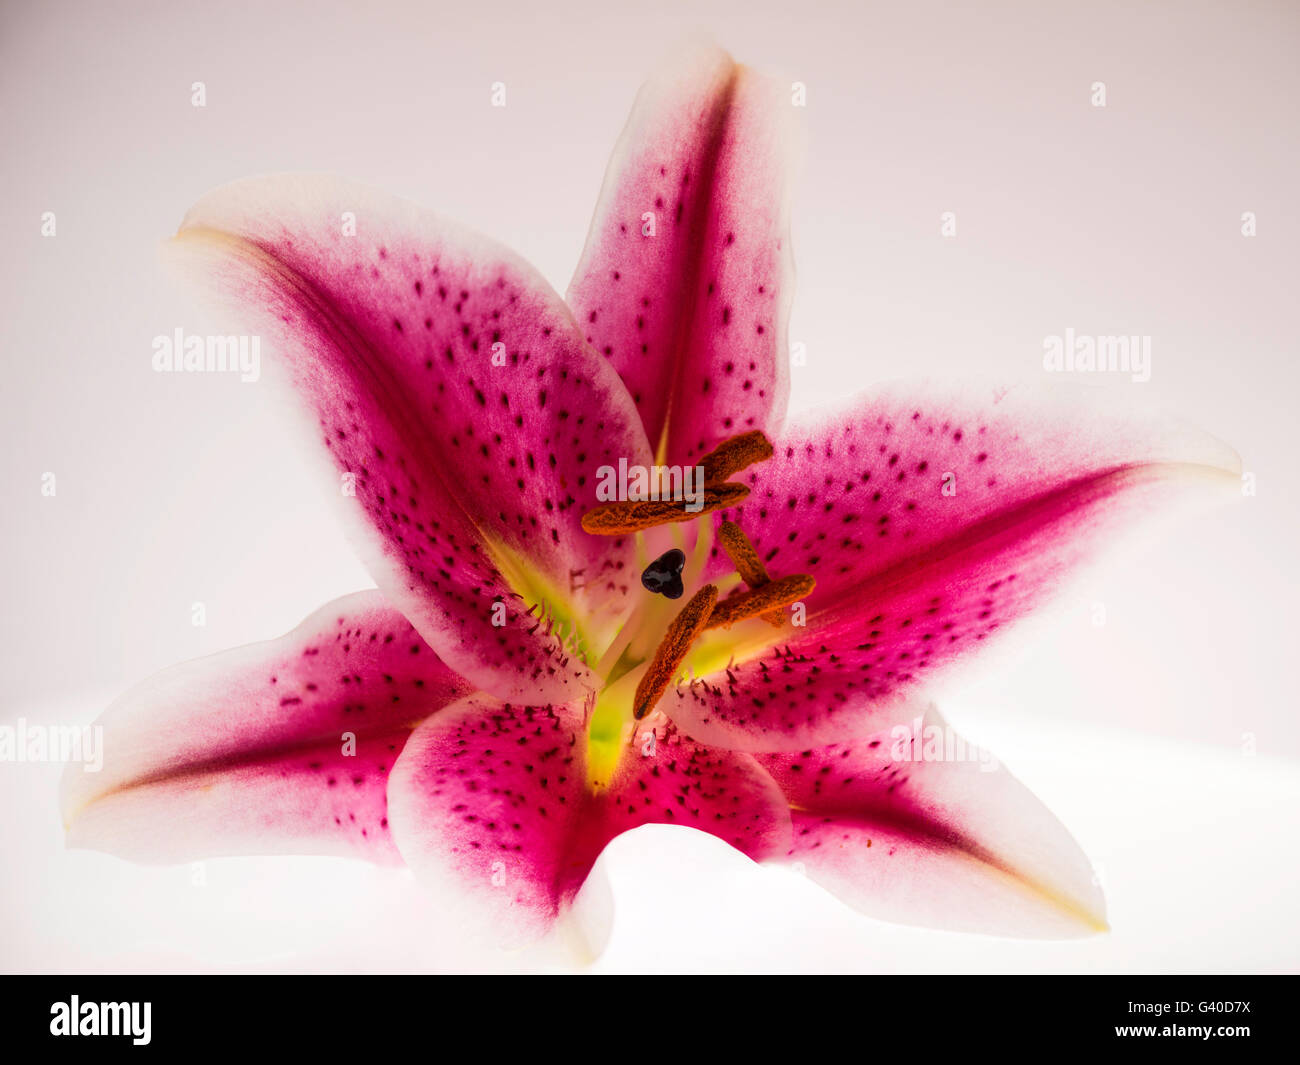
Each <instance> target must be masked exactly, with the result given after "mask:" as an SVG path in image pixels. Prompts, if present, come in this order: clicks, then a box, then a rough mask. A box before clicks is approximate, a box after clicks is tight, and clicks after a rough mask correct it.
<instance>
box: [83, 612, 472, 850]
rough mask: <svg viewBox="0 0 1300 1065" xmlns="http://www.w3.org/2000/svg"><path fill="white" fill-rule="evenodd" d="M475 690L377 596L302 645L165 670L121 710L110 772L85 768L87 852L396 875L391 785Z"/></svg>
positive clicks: (303, 628) (326, 623)
mask: <svg viewBox="0 0 1300 1065" xmlns="http://www.w3.org/2000/svg"><path fill="white" fill-rule="evenodd" d="M470 690H471V689H470V687H469V685H468V684H466V683H465V681H463V680H462V679H461V678H460V677H458V676H457V675H456V674H455V673H454V672H452V670H450V669H449V668H448V667H447V666H446V665H445V664H444V663H442V662H440V661H439V660H438V658H437V656H436V655H434V653H433V652H432V651H431V650H430V649H429V647H428V646H427V645H426V644H425V643H424V641H423V640H421V639H420V637H419V635H418V634H417V633H416V632H415V630H414V629H413V628H412V627H411V625H410V623H409V622H407V621H406V619H405V618H403V617H402V615H401V614H400V613H398V612H397V611H396V610H394V609H393V608H392V607H391V606H390V605H388V603H387V602H386V601H385V600H384V599H383V598H382V597H381V596H380V594H379V593H378V592H360V593H358V594H356V595H351V596H347V597H345V598H343V599H339V600H337V601H335V602H333V603H330V604H328V605H327V606H325V607H323V608H321V609H320V610H318V611H317V612H316V613H315V614H313V615H312V616H311V617H309V618H308V619H307V620H306V621H304V622H303V623H302V624H301V625H300V626H298V628H296V629H295V630H294V631H293V632H291V633H289V634H288V635H287V636H283V637H281V638H280V639H277V640H271V641H269V642H266V643H258V644H251V645H249V646H247V647H242V648H239V649H238V650H234V651H227V652H224V653H222V654H217V655H211V656H209V657H207V658H202V659H198V660H196V661H193V662H188V663H185V664H183V665H179V666H174V667H172V668H171V669H167V670H164V671H163V672H162V673H159V674H157V675H156V676H154V677H153V678H151V679H150V680H148V681H146V682H145V683H143V684H141V685H139V686H138V687H136V688H134V689H133V690H132V691H130V692H128V693H127V694H126V695H124V696H123V697H122V698H120V699H119V700H117V701H116V702H115V703H114V704H113V705H112V706H111V707H109V709H108V710H107V711H105V712H104V714H103V715H102V716H101V718H100V719H99V721H98V722H97V723H96V724H97V725H98V726H100V727H102V729H103V734H102V749H103V751H104V760H103V768H102V770H101V771H100V772H98V773H88V772H84V771H83V770H82V768H81V766H79V765H75V764H74V765H71V766H70V767H69V768H68V770H67V771H66V773H65V774H64V778H63V795H62V799H63V817H64V823H65V825H66V826H67V833H68V834H67V842H68V845H69V846H72V847H87V848H90V849H93V850H102V851H107V852H109V853H112V854H116V855H119V856H120V857H124V858H129V859H132V860H134V861H143V862H175V861H187V860H190V859H196V858H204V857H215V856H220V855H230V854H338V855H344V856H351V857H363V858H368V859H370V860H372V861H377V862H384V863H392V862H399V861H400V858H399V856H398V854H397V851H396V849H395V848H394V846H393V844H392V840H391V837H390V833H389V828H388V812H387V798H386V789H387V784H388V774H389V772H390V771H391V769H392V767H393V765H394V763H395V762H396V761H397V756H398V753H399V752H400V751H401V748H402V744H403V743H404V742H405V741H406V738H407V737H408V736H409V735H410V733H411V729H412V728H413V727H414V726H415V724H416V723H417V722H419V721H420V720H421V719H423V718H424V717H426V716H427V715H429V714H431V713H433V712H434V711H436V710H439V709H440V708H441V707H442V706H444V705H445V704H446V703H448V702H450V701H452V700H455V699H458V698H460V697H462V696H464V695H465V694H466V693H467V692H468V691H470Z"/></svg>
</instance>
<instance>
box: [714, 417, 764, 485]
mask: <svg viewBox="0 0 1300 1065" xmlns="http://www.w3.org/2000/svg"><path fill="white" fill-rule="evenodd" d="M771 457H772V442H771V441H770V440H768V438H767V437H766V436H764V435H763V433H762V432H761V431H760V430H758V429H753V430H751V431H750V432H748V433H741V434H740V435H739V436H733V437H731V438H730V439H729V440H724V441H723V442H722V443H721V444H719V445H718V446H717V447H715V448H714V449H713V450H712V451H710V452H709V453H708V454H707V455H705V456H704V457H703V458H702V459H700V465H701V466H702V467H703V468H704V483H705V484H706V485H710V486H711V485H717V484H721V483H722V482H723V481H725V480H726V479H727V478H728V477H730V476H731V475H732V474H735V473H739V472H740V471H741V470H743V469H744V468H745V467H746V466H752V465H753V464H754V463H755V462H765V461H766V460H767V459H770V458H771Z"/></svg>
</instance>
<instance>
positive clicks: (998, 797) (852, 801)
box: [759, 708, 1106, 938]
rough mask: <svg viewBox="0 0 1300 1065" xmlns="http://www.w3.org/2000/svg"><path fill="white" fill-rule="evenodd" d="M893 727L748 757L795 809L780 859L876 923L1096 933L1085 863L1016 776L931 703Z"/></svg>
mask: <svg viewBox="0 0 1300 1065" xmlns="http://www.w3.org/2000/svg"><path fill="white" fill-rule="evenodd" d="M896 725H897V731H895V727H894V726H890V727H886V728H884V729H883V730H882V731H880V732H878V733H876V734H874V735H870V736H864V737H863V738H861V739H859V740H855V741H849V742H845V743H837V744H832V745H831V746H829V747H822V748H818V749H816V750H811V751H803V752H800V753H798V754H772V755H760V756H759V761H760V762H762V763H763V764H764V765H765V766H766V767H767V768H768V770H769V771H770V772H771V773H772V774H773V776H774V777H775V778H776V780H777V781H778V782H779V783H780V785H781V787H782V789H783V790H784V791H785V793H786V796H787V797H788V798H789V800H790V803H791V805H792V807H794V808H795V811H796V812H795V813H794V815H793V816H794V839H795V842H794V847H793V848H792V850H791V851H790V855H789V857H790V859H791V860H792V861H795V862H798V863H801V865H802V867H803V870H804V871H805V872H806V873H807V874H808V875H809V876H810V877H811V878H812V879H814V880H816V881H817V882H818V883H819V884H821V885H823V886H824V887H826V888H827V889H828V890H830V891H832V892H834V893H835V894H836V895H838V896H839V897H840V898H841V899H843V900H844V901H845V902H847V903H848V904H849V905H850V906H852V907H854V908H855V909H857V910H861V911H862V912H863V913H866V914H868V915H870V916H872V917H878V918H881V919H883V920H887V921H895V922H899V923H903V924H919V925H925V926H928V927H932V928H944V929H952V930H957V931H963V932H986V933H990V934H995V935H1013V936H1026V937H1048V938H1064V937H1069V936H1078V935H1086V934H1088V933H1090V932H1096V931H1104V930H1105V929H1106V908H1105V900H1104V899H1103V897H1102V892H1101V890H1100V888H1099V887H1098V886H1097V883H1096V878H1095V876H1094V874H1093V872H1092V868H1091V866H1090V864H1089V862H1088V859H1087V858H1086V856H1085V855H1084V853H1083V851H1082V850H1080V848H1079V845H1078V844H1077V843H1076V842H1075V841H1074V839H1073V838H1072V837H1071V836H1070V834H1069V832H1067V831H1066V829H1065V827H1064V826H1063V825H1062V824H1061V823H1060V821H1058V820H1057V819H1056V818H1055V817H1054V816H1053V815H1052V813H1051V812H1050V811H1049V810H1048V809H1047V808H1046V807H1045V806H1043V804H1042V803H1040V802H1039V801H1038V800H1037V799H1036V798H1035V797H1034V796H1033V794H1032V793H1030V791H1029V790H1028V789H1027V788H1025V786H1024V785H1023V784H1021V783H1020V782H1019V781H1017V780H1016V779H1015V777H1013V776H1012V775H1011V774H1010V773H1009V772H1007V770H1006V769H1005V768H1003V767H1001V766H1000V765H998V763H997V762H996V760H994V759H992V756H991V755H990V754H989V752H987V751H982V750H981V749H979V748H977V747H974V746H973V745H967V744H966V742H965V741H964V740H962V739H961V737H960V736H959V735H958V734H957V733H955V732H953V730H952V729H951V728H950V727H948V726H947V725H946V723H945V722H944V720H943V718H942V717H940V716H939V714H938V712H937V711H935V710H934V709H933V708H931V709H930V710H928V711H925V713H924V716H922V713H921V711H920V710H919V709H918V710H917V712H916V715H915V718H912V717H908V716H906V715H900V716H899V718H898V720H897V722H896ZM918 725H919V727H918ZM913 738H914V742H913ZM927 745H930V746H927ZM935 754H938V755H939V757H941V758H945V759H949V760H943V761H934V760H929V759H930V758H932V757H933V756H934V755H935ZM900 755H906V756H908V757H909V759H910V760H900V758H899V756H900Z"/></svg>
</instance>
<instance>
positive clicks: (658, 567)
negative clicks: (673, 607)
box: [641, 547, 686, 599]
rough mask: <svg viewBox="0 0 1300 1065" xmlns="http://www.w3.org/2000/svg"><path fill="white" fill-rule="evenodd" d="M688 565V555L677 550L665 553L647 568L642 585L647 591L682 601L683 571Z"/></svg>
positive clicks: (642, 575)
mask: <svg viewBox="0 0 1300 1065" xmlns="http://www.w3.org/2000/svg"><path fill="white" fill-rule="evenodd" d="M685 565H686V553H685V552H684V551H681V550H679V549H677V548H675V547H674V548H673V549H672V550H671V551H665V552H664V553H663V554H662V555H660V556H659V557H658V558H657V559H655V560H654V561H653V562H651V563H650V565H648V566H646V568H645V572H644V573H642V574H641V585H642V587H644V588H645V589H646V590H647V591H650V592H658V593H659V594H660V595H664V596H667V597H668V598H669V599H680V598H681V597H682V592H683V591H684V589H683V587H682V569H683V568H684V567H685Z"/></svg>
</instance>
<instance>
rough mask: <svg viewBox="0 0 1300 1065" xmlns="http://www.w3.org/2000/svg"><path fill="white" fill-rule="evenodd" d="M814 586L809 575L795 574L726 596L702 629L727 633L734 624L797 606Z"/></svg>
mask: <svg viewBox="0 0 1300 1065" xmlns="http://www.w3.org/2000/svg"><path fill="white" fill-rule="evenodd" d="M816 586H817V582H816V580H814V579H813V576H812V574H811V573H796V574H794V575H793V576H790V577H781V578H779V579H777V580H774V581H771V582H770V583H768V584H765V585H763V587H761V588H755V589H753V590H751V591H748V592H739V593H737V594H735V595H730V596H728V597H727V598H726V599H724V600H722V602H720V603H718V605H717V606H715V607H714V608H713V611H712V614H711V616H710V617H709V619H708V623H707V625H706V626H705V627H706V628H710V629H716V628H718V627H719V626H721V627H722V628H726V629H729V628H731V626H732V625H734V624H735V623H736V622H737V621H744V620H745V619H746V618H752V617H756V616H757V615H759V614H766V613H767V612H768V611H769V610H777V609H780V608H781V607H786V606H789V605H790V604H791V603H795V602H798V601H799V600H800V599H802V598H803V597H804V596H806V595H808V594H809V593H810V592H811V591H812V590H813V588H815V587H816Z"/></svg>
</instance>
